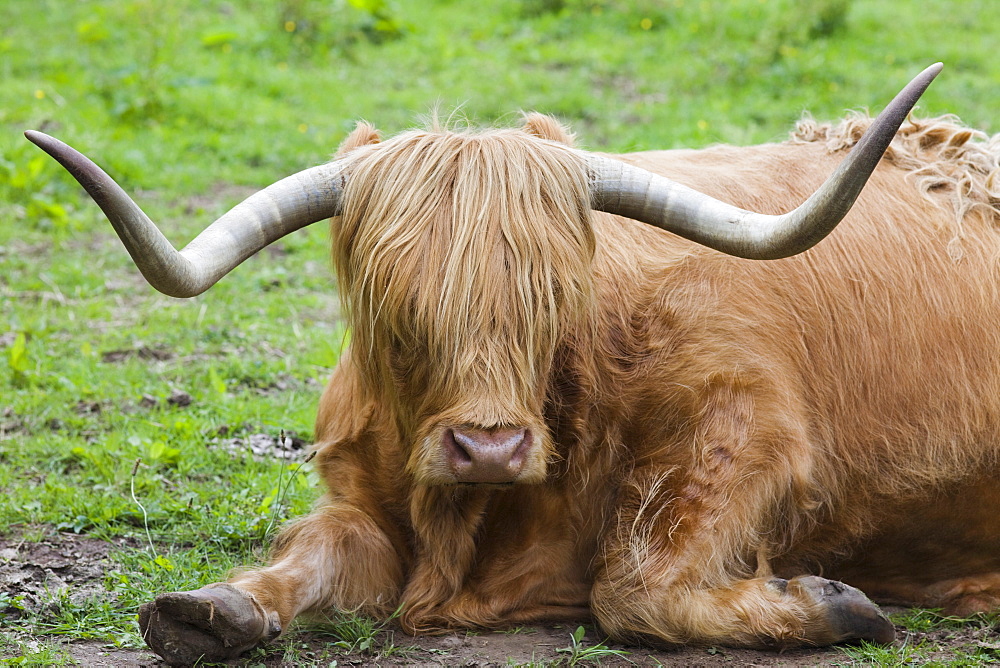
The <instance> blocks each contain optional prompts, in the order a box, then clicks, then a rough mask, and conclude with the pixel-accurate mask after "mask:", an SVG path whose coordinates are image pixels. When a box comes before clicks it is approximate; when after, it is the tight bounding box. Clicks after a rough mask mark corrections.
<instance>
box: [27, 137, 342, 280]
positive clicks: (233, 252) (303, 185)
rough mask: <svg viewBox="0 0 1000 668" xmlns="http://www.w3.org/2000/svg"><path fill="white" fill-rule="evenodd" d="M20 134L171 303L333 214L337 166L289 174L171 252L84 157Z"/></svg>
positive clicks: (337, 196)
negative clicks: (100, 215) (104, 220)
mask: <svg viewBox="0 0 1000 668" xmlns="http://www.w3.org/2000/svg"><path fill="white" fill-rule="evenodd" d="M24 135H25V136H26V137H27V138H28V139H29V140H30V141H31V142H32V143H34V144H36V145H37V146H38V147H39V148H41V149H42V150H43V151H45V152H46V153H48V154H49V155H50V156H52V157H53V158H55V159H56V160H58V161H59V163H60V164H61V165H62V166H63V167H65V168H66V170H67V171H68V172H69V173H70V174H72V175H73V177H74V178H75V179H76V180H77V181H79V182H80V185H82V186H83V187H84V188H85V189H86V190H87V192H88V193H90V196H91V197H92V198H94V201H95V202H97V204H98V206H100V207H101V209H102V210H103V211H104V215H106V216H107V217H108V220H109V221H111V225H112V226H114V228H115V231H116V232H117V233H118V236H119V237H121V240H122V243H124V244H125V248H126V249H127V250H128V252H129V255H131V256H132V260H133V261H134V262H135V264H136V266H137V267H139V271H141V272H142V275H143V276H144V277H145V278H146V280H147V281H149V284H150V285H152V286H153V287H154V288H156V289H157V290H159V291H160V292H162V293H164V294H167V295H170V296H171V297H194V296H195V295H199V294H201V293H202V292H204V291H205V290H208V289H209V288H210V287H212V286H213V285H215V283H216V282H218V280H219V279H220V278H222V277H223V276H225V275H226V274H228V273H229V272H230V271H232V270H233V269H235V268H236V267H237V266H239V264H240V263H241V262H243V261H244V260H246V259H247V258H248V257H250V256H251V255H253V254H254V253H256V252H257V251H259V250H261V249H262V248H264V247H265V246H267V245H268V244H270V243H272V242H274V241H276V240H278V239H280V238H281V237H283V236H285V235H286V234H288V233H289V232H294V231H295V230H298V229H301V228H303V227H305V226H307V225H311V224H312V223H315V222H318V221H321V220H325V219H326V218H330V217H332V216H336V215H338V214H339V212H340V196H341V193H342V192H343V188H344V176H343V174H342V173H341V172H342V171H343V169H344V167H345V164H346V161H345V160H338V161H336V162H332V163H328V164H325V165H320V166H318V167H313V168H311V169H307V170H305V171H302V172H299V173H298V174H293V175H292V176H289V177H287V178H285V179H282V180H281V181H278V182H277V183H274V184H272V185H270V186H268V187H267V188H265V189H264V190H261V191H260V192H258V193H255V194H254V195H251V196H250V197H248V198H247V199H246V200H244V201H243V202H242V203H240V204H237V205H236V206H235V207H233V208H232V209H231V210H230V211H229V212H228V213H226V214H224V215H223V216H222V217H221V218H219V219H218V220H216V221H215V222H214V223H212V224H211V225H209V226H208V227H207V228H206V229H205V230H204V231H203V232H202V233H201V234H199V235H198V236H197V237H196V238H195V239H194V240H193V241H192V242H191V243H190V244H188V245H187V246H186V247H185V248H184V250H182V251H180V252H178V251H176V250H174V247H173V246H172V245H171V244H170V242H169V241H167V239H166V238H165V237H164V236H163V235H162V234H161V233H160V231H159V230H158V229H157V228H156V225H155V224H154V223H153V222H152V221H151V220H150V219H149V217H147V216H146V214H145V213H143V212H142V209H140V208H139V207H138V205H136V203H135V202H133V201H132V198H130V197H129V196H128V195H127V194H126V193H125V191H124V190H122V189H121V187H119V185H118V184H117V183H115V182H114V180H113V179H112V178H111V177H110V176H108V175H107V174H106V173H105V172H104V170H102V169H101V168H100V167H98V166H97V165H95V164H94V163H93V162H91V161H90V160H89V159H88V158H87V157H86V156H84V155H83V154H82V153H80V152H79V151H77V150H75V149H74V148H72V147H70V146H67V145H66V144H64V143H63V142H61V141H59V140H58V139H55V138H53V137H50V136H48V135H46V134H44V133H41V132H36V131H34V130H28V131H27V132H25V133H24Z"/></svg>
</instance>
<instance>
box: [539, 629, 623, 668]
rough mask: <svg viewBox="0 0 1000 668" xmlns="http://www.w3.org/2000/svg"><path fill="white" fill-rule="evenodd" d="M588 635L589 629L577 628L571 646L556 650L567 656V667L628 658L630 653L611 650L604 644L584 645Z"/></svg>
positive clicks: (572, 634)
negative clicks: (602, 660) (584, 639)
mask: <svg viewBox="0 0 1000 668" xmlns="http://www.w3.org/2000/svg"><path fill="white" fill-rule="evenodd" d="M586 634H587V629H585V628H584V627H582V626H578V627H576V630H575V631H573V633H571V634H570V636H569V637H570V646H569V647H564V648H562V649H558V650H556V651H557V652H559V653H560V654H567V655H568V656H567V657H566V665H567V666H578V665H580V664H581V663H591V662H596V663H600V662H601V659H610V658H613V657H614V658H624V657H626V656H628V654H629V652H626V651H624V650H620V649H610V648H609V647H608V646H606V645H605V644H604V643H602V642H601V643H597V644H596V645H591V646H589V647H588V646H585V645H584V644H583V637H584V636H585V635H586Z"/></svg>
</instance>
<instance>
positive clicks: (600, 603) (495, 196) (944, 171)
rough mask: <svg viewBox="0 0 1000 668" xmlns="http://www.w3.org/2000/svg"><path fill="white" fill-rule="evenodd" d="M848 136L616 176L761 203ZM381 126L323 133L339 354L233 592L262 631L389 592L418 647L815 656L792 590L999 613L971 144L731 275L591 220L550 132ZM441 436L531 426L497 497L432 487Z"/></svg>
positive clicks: (994, 335) (846, 128) (650, 232)
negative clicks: (268, 615)
mask: <svg viewBox="0 0 1000 668" xmlns="http://www.w3.org/2000/svg"><path fill="white" fill-rule="evenodd" d="M868 122H869V121H868V119H867V118H864V117H860V116H858V117H852V118H850V119H848V120H846V121H844V122H843V123H841V124H840V125H838V126H826V125H818V124H816V123H814V122H812V121H804V122H803V123H801V124H800V126H799V128H798V130H797V131H796V133H795V135H794V137H793V140H792V141H791V142H789V143H786V144H780V145H765V146H756V147H750V148H733V147H728V146H720V147H715V148H711V149H707V150H703V151H670V152H649V153H637V154H630V155H624V156H617V157H619V158H620V159H622V160H625V161H627V162H631V163H634V164H637V165H640V166H642V167H645V168H647V169H650V170H652V171H655V172H658V173H661V174H664V175H666V176H668V177H670V178H673V179H675V180H677V181H679V182H682V183H684V184H686V185H689V186H691V187H693V188H695V189H697V190H700V191H702V192H705V193H707V194H710V195H713V196H715V197H718V198H720V199H722V200H725V201H728V202H731V203H733V204H736V205H738V206H741V207H744V208H747V209H751V210H756V211H761V212H763V213H780V212H784V211H787V210H789V209H791V208H793V207H794V206H796V205H797V204H799V203H800V202H801V201H803V200H804V199H805V198H806V197H807V196H808V195H809V194H810V193H812V192H813V190H814V189H815V188H816V187H817V186H818V185H819V184H820V183H821V182H822V181H823V180H824V179H825V177H826V176H827V175H828V174H829V173H830V172H832V171H833V169H834V168H835V166H836V165H837V164H838V162H839V161H840V160H841V159H842V157H843V154H844V151H845V149H846V148H847V147H849V146H850V145H852V144H853V142H854V141H855V140H856V139H857V138H858V137H859V136H860V134H861V132H862V131H863V129H864V127H866V126H867V124H868ZM375 138H376V135H375V133H374V131H373V129H372V128H371V127H369V126H365V125H362V126H359V129H358V131H357V132H356V133H355V135H353V136H352V137H351V138H349V139H348V140H347V142H346V144H345V151H346V153H348V154H349V155H351V156H356V162H354V163H353V166H352V171H351V173H350V175H349V184H350V185H349V188H348V190H347V192H346V193H345V195H344V201H345V210H344V215H343V216H342V217H341V218H339V219H336V220H334V223H333V246H334V258H335V262H336V268H337V274H338V277H339V280H340V288H341V291H342V295H343V298H344V301H345V306H346V312H347V313H348V317H349V320H350V325H351V327H352V331H353V332H354V339H353V342H352V349H351V352H350V354H348V355H345V357H344V359H343V361H342V363H341V366H340V368H338V370H337V371H336V372H335V374H334V377H333V379H332V380H331V381H330V384H329V386H328V387H327V390H326V393H325V394H324V396H323V400H322V403H321V406H320V412H319V417H318V420H317V429H316V438H317V444H316V448H317V450H318V457H317V462H318V467H319V471H320V473H321V475H322V476H323V478H324V479H325V480H326V483H327V486H328V492H327V495H326V497H324V500H323V501H322V502H321V503H320V505H319V506H318V508H317V509H316V511H315V512H314V513H313V514H311V515H310V516H308V517H306V518H303V519H301V520H299V521H298V522H296V523H293V524H292V525H291V526H290V527H289V528H287V529H286V530H285V531H284V533H283V534H282V536H281V537H280V538H279V540H278V541H277V542H276V544H275V547H274V553H273V555H272V565H271V566H269V567H267V568H264V569H261V570H258V571H251V572H248V573H244V574H241V575H239V576H237V577H236V578H235V579H234V580H233V584H234V585H236V586H237V587H239V588H241V589H242V590H243V591H246V592H248V593H250V594H251V595H252V596H253V597H254V598H255V600H256V601H258V602H259V603H260V605H261V606H263V609H264V610H267V611H274V612H276V613H277V614H278V616H279V617H280V620H281V623H282V626H286V625H287V624H288V623H289V622H290V621H291V619H292V618H293V617H294V616H295V615H297V614H299V613H301V612H305V611H308V610H316V609H321V608H324V607H331V606H332V607H336V608H341V609H361V610H363V611H365V612H369V613H374V614H385V613H387V612H389V611H392V610H394V609H395V608H397V606H400V605H401V606H402V610H403V613H402V623H403V627H404V629H405V630H407V631H409V632H430V631H434V630H439V629H443V628H453V627H492V626H494V625H498V624H517V623H524V622H529V621H532V620H542V619H548V620H552V619H571V618H577V617H580V616H584V615H588V614H592V615H593V616H594V618H595V619H596V621H597V622H598V623H599V624H600V625H601V626H602V628H603V629H604V630H605V631H606V632H608V633H610V634H612V635H613V636H614V637H616V638H641V639H652V640H656V641H660V642H670V643H684V642H700V643H724V644H734V645H748V646H772V645H775V644H784V645H788V644H796V643H811V644H822V643H826V642H832V641H835V640H838V639H840V638H841V637H843V636H838V635H837V634H836V632H835V629H831V621H830V616H829V610H827V609H825V608H824V607H823V605H821V604H820V603H819V602H818V599H817V598H816V596H815V595H813V594H811V593H810V590H809V587H808V583H809V582H810V580H809V579H808V578H801V577H798V576H804V575H808V574H822V575H824V576H826V577H837V578H842V579H844V580H845V581H847V582H849V583H854V584H856V585H858V586H861V587H862V588H864V589H865V590H866V591H867V592H868V593H869V594H870V595H873V596H878V597H882V598H885V599H890V600H893V601H902V602H907V603H917V604H922V605H933V606H942V607H944V608H945V609H946V610H947V611H949V612H957V613H963V614H964V613H967V612H973V611H980V610H992V609H995V608H996V607H997V606H998V604H1000V519H998V517H1000V516H998V515H997V514H996V513H995V512H992V509H993V508H995V507H996V505H997V504H998V503H1000V486H997V485H996V484H995V483H996V480H997V475H998V473H1000V461H998V459H1000V355H998V354H997V351H998V350H1000V326H998V324H997V323H998V322H1000V294H998V290H1000V230H998V229H997V224H998V216H1000V211H998V207H997V204H998V201H1000V183H998V179H997V160H998V154H1000V151H998V141H997V140H996V139H987V138H986V137H984V136H983V135H982V134H981V133H977V132H974V131H971V130H968V129H967V128H963V127H961V126H960V125H959V124H958V123H957V121H955V120H954V119H951V118H942V119H933V120H926V121H912V122H910V123H908V124H906V125H904V127H903V129H902V130H901V131H900V134H899V137H898V138H897V140H896V141H895V142H894V143H893V145H892V147H891V148H890V151H889V155H888V159H887V160H885V161H883V163H882V164H881V166H880V167H879V168H878V169H877V170H876V172H875V174H874V176H873V178H872V180H871V182H870V184H869V185H868V187H867V188H866V189H865V191H864V192H863V193H862V195H861V197H860V199H859V200H858V202H857V204H856V205H855V207H854V209H853V210H852V211H851V213H850V214H849V215H848V217H847V218H846V219H845V221H844V222H843V223H842V224H841V225H840V226H839V227H838V228H837V229H836V230H835V231H834V232H833V234H832V235H831V236H830V237H829V238H828V239H827V240H826V241H824V242H822V243H821V244H819V245H818V246H817V247H815V248H814V249H812V250H810V251H808V252H806V253H804V254H802V255H799V256H796V257H792V258H788V259H784V260H777V261H770V262H751V261H746V260H739V259H734V258H731V257H727V256H724V255H721V254H719V253H716V252H714V251H711V250H707V249H705V248H702V247H699V246H696V245H694V244H692V243H690V242H687V241H684V240H681V239H679V238H677V237H674V236H672V235H670V234H667V233H665V232H661V231H659V230H656V229H653V228H650V227H647V226H643V225H642V224H640V223H636V222H634V221H630V220H625V219H620V218H615V217H612V216H608V215H605V214H595V213H592V212H591V211H590V210H589V208H588V197H587V177H586V174H585V171H584V167H583V164H582V162H581V161H580V159H579V158H578V157H577V155H576V154H574V153H573V152H572V151H570V150H568V149H567V148H566V147H565V146H563V145H562V142H567V141H570V139H571V138H570V136H569V135H568V133H566V132H565V131H564V130H563V129H561V128H560V127H559V126H558V125H557V124H556V123H555V122H554V121H552V120H551V119H548V118H546V117H541V116H537V115H532V116H530V117H528V119H527V121H526V126H525V128H524V131H519V130H500V131H489V132H483V133H471V132H468V133H456V132H449V131H443V130H429V131H424V132H410V133H406V134H403V135H401V136H399V137H396V138H393V139H390V140H388V141H386V142H384V143H372V142H373V141H374V140H375ZM462 425H472V426H474V427H477V428H484V429H487V428H499V427H509V426H515V425H516V426H523V427H526V428H528V429H529V430H531V432H532V433H533V435H534V436H535V441H534V447H533V451H532V455H531V459H530V462H529V463H528V466H527V467H526V473H525V475H524V477H523V478H521V479H519V480H518V482H519V483H520V484H515V485H513V486H508V487H497V486H456V485H453V484H447V483H448V482H449V477H448V472H447V466H446V465H445V464H444V462H443V460H442V455H441V453H440V442H441V441H440V438H441V433H442V430H443V429H447V428H450V427H454V426H462ZM531 483H535V484H531ZM776 577H780V578H790V580H788V581H787V582H785V581H784V580H781V579H776Z"/></svg>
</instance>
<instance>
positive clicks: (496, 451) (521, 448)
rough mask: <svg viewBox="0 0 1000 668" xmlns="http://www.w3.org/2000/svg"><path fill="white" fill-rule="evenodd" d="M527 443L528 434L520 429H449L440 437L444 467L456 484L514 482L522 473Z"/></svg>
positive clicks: (530, 439) (530, 436)
mask: <svg viewBox="0 0 1000 668" xmlns="http://www.w3.org/2000/svg"><path fill="white" fill-rule="evenodd" d="M531 442H532V435H531V431H530V430H528V429H526V428H524V427H520V428H514V429H479V428H474V427H451V428H448V429H445V430H444V433H443V435H442V446H443V448H444V452H445V457H446V459H447V462H448V466H449V468H450V469H451V471H452V473H453V474H454V475H455V481H456V482H460V483H493V484H504V483H512V482H515V481H516V480H517V478H518V476H519V475H520V474H521V472H522V471H523V470H524V465H525V461H526V460H527V458H528V452H529V450H530V449H531Z"/></svg>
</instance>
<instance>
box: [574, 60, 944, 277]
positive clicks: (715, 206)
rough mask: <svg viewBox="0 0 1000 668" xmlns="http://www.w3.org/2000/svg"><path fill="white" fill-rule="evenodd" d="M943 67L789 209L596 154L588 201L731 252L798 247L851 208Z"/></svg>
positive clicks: (766, 256) (784, 253)
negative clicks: (731, 199) (772, 212)
mask: <svg viewBox="0 0 1000 668" xmlns="http://www.w3.org/2000/svg"><path fill="white" fill-rule="evenodd" d="M942 67H943V66H942V64H941V63H937V64H935V65H932V66H930V67H928V68H927V69H926V70H924V71H923V72H921V73H920V74H919V75H917V77H916V78H914V79H913V81H911V82H910V83H909V84H907V86H906V87H905V88H904V89H903V90H902V91H900V93H899V94H898V95H897V96H896V97H895V98H894V99H893V100H892V102H890V103H889V105H888V106H887V107H886V108H885V109H884V110H883V111H882V113H881V114H879V116H878V118H876V119H875V121H874V122H872V124H871V125H870V126H869V128H868V131H867V132H865V134H864V135H863V136H862V137H861V139H860V140H859V141H858V143H857V144H856V145H855V146H854V148H853V149H852V150H851V153H850V154H849V155H848V156H847V158H845V159H844V161H843V162H842V163H840V166H838V167H837V169H836V171H834V173H833V174H832V175H831V176H830V178H828V179H827V180H826V182H825V183H824V184H823V185H822V186H820V188H819V190H817V191H816V192H815V193H813V195H812V196H811V197H810V198H809V199H807V200H806V201H805V202H803V203H802V204H801V205H800V206H799V207H798V208H797V209H795V210H793V211H790V212H788V213H786V214H782V215H780V216H768V215H764V214H759V213H753V212H751V211H746V210H744V209H740V208H737V207H735V206H731V205H729V204H726V203H725V202H720V201H719V200H717V199H714V198H712V197H709V196H708V195H704V194H702V193H699V192H697V191H695V190H692V189H691V188H688V187H686V186H683V185H681V184H679V183H676V182H674V181H671V180H670V179H667V178H664V177H662V176H658V175H656V174H653V173H652V172H649V171H646V170H644V169H641V168H639V167H635V166H632V165H628V164H626V163H624V162H620V161H618V160H614V159H612V158H606V157H602V156H594V155H590V156H587V162H588V169H589V170H590V177H591V206H592V207H593V208H594V209H596V210H598V211H605V212H607V213H613V214H616V215H619V216H624V217H626V218H633V219H635V220H638V221H641V222H644V223H649V224H651V225H655V226H656V227H660V228H663V229H665V230H668V231H670V232H674V233H675V234H678V235H680V236H682V237H685V238H687V239H690V240H692V241H696V242H698V243H700V244H703V245H705V246H708V247H710V248H714V249H716V250H718V251H722V252H723V253H727V254H729V255H736V256H738V257H743V258H748V259H753V260H772V259H777V258H782V257H788V256H789V255H795V254H796V253H801V252H802V251H804V250H807V249H809V248H810V247H812V246H813V245H815V244H816V243H818V242H819V241H820V240H821V239H823V237H825V236H826V235H827V234H829V233H830V232H831V231H832V230H833V228H834V227H836V226H837V223H839V222H840V221H841V219H843V217H844V216H846V215H847V212H848V211H849V210H850V208H851V206H852V205H853V204H854V200H855V199H857V197H858V195H859V194H860V193H861V189H862V188H864V186H865V183H866V182H867V181H868V177H869V176H871V173H872V172H873V171H874V170H875V166H876V165H877V164H878V162H879V160H881V159H882V154H883V153H884V152H885V149H886V148H888V146H889V142H891V141H892V138H893V137H894V136H895V135H896V131H897V130H898V129H899V126H900V125H901V124H902V122H903V120H905V119H906V115H907V114H908V113H910V109H912V108H913V105H914V104H915V103H916V101H917V99H918V98H919V97H920V96H921V95H922V94H923V92H924V90H925V89H926V88H927V86H928V85H929V84H930V83H931V81H933V79H934V77H936V76H937V74H938V72H940V71H941V68H942Z"/></svg>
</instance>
